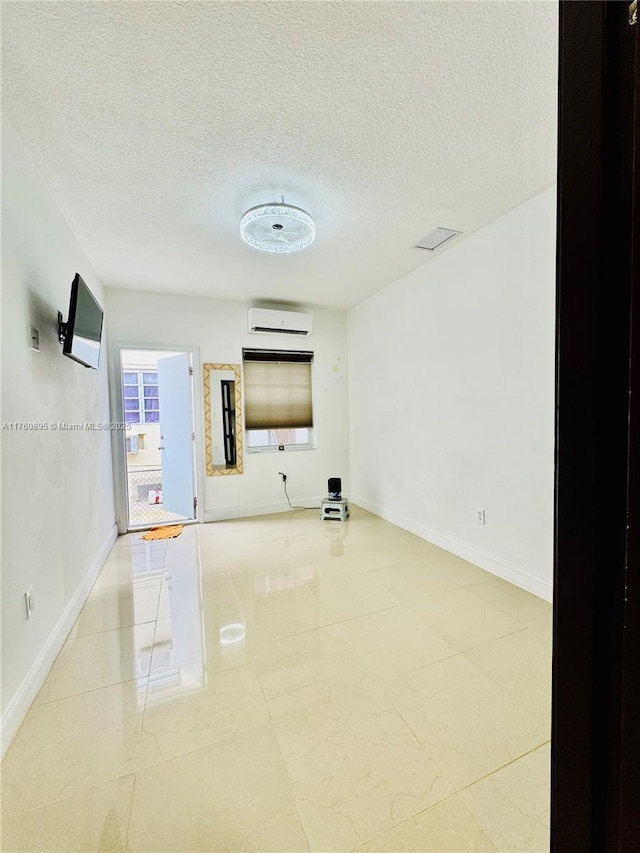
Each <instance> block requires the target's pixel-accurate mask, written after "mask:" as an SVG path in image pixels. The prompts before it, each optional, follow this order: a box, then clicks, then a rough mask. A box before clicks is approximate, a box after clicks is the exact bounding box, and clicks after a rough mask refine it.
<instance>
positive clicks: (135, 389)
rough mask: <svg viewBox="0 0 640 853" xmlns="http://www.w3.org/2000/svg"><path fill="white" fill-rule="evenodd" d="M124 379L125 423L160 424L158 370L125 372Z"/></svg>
mask: <svg viewBox="0 0 640 853" xmlns="http://www.w3.org/2000/svg"><path fill="white" fill-rule="evenodd" d="M122 377H123V393H124V420H125V423H128V424H158V423H160V403H159V399H158V372H157V370H144V371H143V370H125V371H124V372H123V374H122Z"/></svg>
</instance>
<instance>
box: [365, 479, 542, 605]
mask: <svg viewBox="0 0 640 853" xmlns="http://www.w3.org/2000/svg"><path fill="white" fill-rule="evenodd" d="M351 503H354V504H356V505H357V506H361V507H362V508H363V509H366V510H368V511H369V512H372V513H373V514H374V515H377V516H379V517H380V518H383V519H384V520H385V521H389V522H390V523H391V524H395V525H396V527H402V528H403V529H404V530H408V531H409V532H410V533H414V534H415V535H416V536H419V537H420V538H421V539H426V540H427V542H431V544H432V545H437V546H438V548H443V549H444V550H445V551H449V553H450V554H455V555H456V557H461V558H462V559H463V560H467V561H468V562H469V563H473V564H474V565H475V566H479V567H480V568H481V569H484V570H485V571H487V572H490V573H491V574H492V575H496V576H497V577H499V578H502V579H503V580H505V581H508V582H509V583H512V584H514V586H519V587H520V588H521V589H524V590H526V591H527V592H530V593H532V594H533V595H537V596H538V598H543V599H544V600H545V601H549V602H550V601H552V600H553V587H552V585H551V583H549V582H548V581H543V580H540V578H537V577H536V576H535V575H532V574H531V573H530V572H527V571H526V570H525V569H522V568H520V567H519V566H514V565H513V564H512V563H508V562H507V561H506V560H503V559H502V558H501V557H496V556H495V555H493V554H487V553H485V552H484V551H479V550H478V549H477V548H474V547H473V546H472V545H467V544H466V543H465V542H460V541H458V540H457V539H453V538H451V537H450V536H446V535H444V534H442V533H438V532H437V531H435V530H431V529H430V528H428V527H425V526H424V525H422V524H418V523H417V522H414V521H411V520H410V519H408V518H404V517H403V516H401V515H400V514H398V513H394V512H389V510H386V509H384V508H382V507H379V506H377V505H376V504H374V503H371V501H368V500H367V499H366V498H362V497H357V496H355V495H354V496H352V498H351Z"/></svg>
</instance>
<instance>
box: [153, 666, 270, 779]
mask: <svg viewBox="0 0 640 853" xmlns="http://www.w3.org/2000/svg"><path fill="white" fill-rule="evenodd" d="M269 719H270V718H269V711H268V708H267V704H266V702H265V698H264V694H263V691H262V687H261V686H260V682H259V680H258V677H257V675H256V673H255V670H254V669H253V668H245V669H242V670H236V671H234V672H230V673H217V672H216V673H210V672H207V669H206V664H205V665H204V666H199V665H193V664H192V665H188V666H183V667H181V668H180V671H179V673H177V678H175V679H174V680H173V681H170V680H169V679H168V678H167V677H166V676H165V677H164V678H163V679H162V681H161V682H160V683H159V684H158V685H157V686H156V687H155V689H154V684H153V681H152V680H151V681H150V685H149V693H148V697H147V704H146V707H145V712H144V721H143V725H142V742H141V746H140V766H143V767H147V766H150V765H153V764H159V763H161V762H163V761H166V760H168V759H170V758H176V757H177V756H180V755H184V754H186V753H189V752H195V751H196V750H198V749H202V748H203V747H206V746H211V745H212V744H215V743H219V742H220V741H223V740H226V739H227V738H230V737H234V736H236V735H239V734H241V733H242V732H248V731H251V730H252V729H256V728H260V727H261V726H264V725H266V724H267V723H268V722H269Z"/></svg>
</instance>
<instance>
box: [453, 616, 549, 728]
mask: <svg viewBox="0 0 640 853" xmlns="http://www.w3.org/2000/svg"><path fill="white" fill-rule="evenodd" d="M464 656H465V657H466V658H467V660H469V661H470V662H471V663H472V664H473V665H474V666H475V667H476V669H479V670H480V671H481V672H483V673H484V674H485V675H486V676H488V677H489V678H491V679H492V680H493V681H494V682H495V683H496V684H498V685H499V686H500V687H501V688H502V690H504V691H505V692H506V693H509V695H511V696H513V698H514V699H515V700H516V701H517V702H518V703H519V704H520V705H523V706H524V707H526V708H528V709H529V710H530V711H532V712H533V713H534V715H535V716H536V719H537V720H538V721H539V722H540V723H541V725H542V726H543V727H544V728H545V729H546V731H547V732H549V735H548V736H549V737H550V736H551V735H550V731H551V642H550V638H545V637H543V636H541V635H540V634H538V633H537V632H536V631H534V630H532V629H531V628H525V629H524V630H523V631H517V632H516V633H514V634H508V635H507V636H506V637H502V638H500V639H499V640H493V641H491V642H489V643H485V644H483V645H481V646H477V647H476V648H475V649H471V650H470V651H468V652H465V653H464Z"/></svg>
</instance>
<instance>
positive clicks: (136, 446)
mask: <svg viewBox="0 0 640 853" xmlns="http://www.w3.org/2000/svg"><path fill="white" fill-rule="evenodd" d="M192 362H193V356H192V353H190V352H185V351H168V350H151V349H121V350H120V383H121V389H122V408H123V414H124V421H125V423H126V425H127V429H126V431H125V433H124V436H125V437H124V441H125V444H126V446H125V460H126V462H125V480H126V483H125V490H124V491H125V494H126V496H127V527H128V529H129V530H135V529H140V528H144V527H155V526H159V525H163V524H175V523H176V522H186V521H195V520H196V519H197V505H198V501H197V494H196V476H195V470H196V469H195V429H194V423H195V418H194V395H193V364H192Z"/></svg>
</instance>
